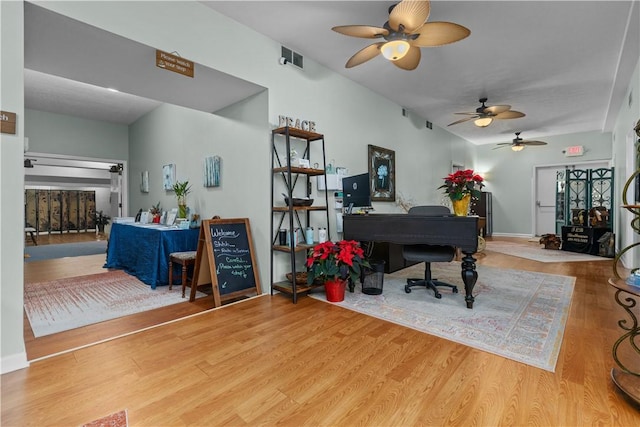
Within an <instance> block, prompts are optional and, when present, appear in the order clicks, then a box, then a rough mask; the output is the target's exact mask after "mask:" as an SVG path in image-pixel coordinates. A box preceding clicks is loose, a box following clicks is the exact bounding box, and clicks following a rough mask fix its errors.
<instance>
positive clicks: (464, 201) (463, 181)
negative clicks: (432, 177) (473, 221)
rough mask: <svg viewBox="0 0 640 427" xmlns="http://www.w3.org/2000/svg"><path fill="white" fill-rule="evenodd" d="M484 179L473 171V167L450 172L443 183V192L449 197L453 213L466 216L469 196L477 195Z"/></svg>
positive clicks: (469, 200)
mask: <svg viewBox="0 0 640 427" xmlns="http://www.w3.org/2000/svg"><path fill="white" fill-rule="evenodd" d="M483 181H484V179H483V178H482V177H481V176H480V175H478V174H477V173H475V172H474V171H473V169H466V170H459V171H456V172H454V173H450V174H449V175H448V176H447V177H446V178H445V179H444V184H442V185H441V186H440V187H438V188H443V189H444V193H445V194H446V195H447V196H449V199H451V204H452V205H453V213H454V214H455V215H457V216H466V215H467V213H468V212H469V203H470V202H471V197H479V196H480V190H481V189H482V187H484V183H483Z"/></svg>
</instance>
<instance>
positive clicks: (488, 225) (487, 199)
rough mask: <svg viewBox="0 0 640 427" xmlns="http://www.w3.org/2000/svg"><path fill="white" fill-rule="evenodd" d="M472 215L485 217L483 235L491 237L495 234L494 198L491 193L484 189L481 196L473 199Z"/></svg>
mask: <svg viewBox="0 0 640 427" xmlns="http://www.w3.org/2000/svg"><path fill="white" fill-rule="evenodd" d="M470 210H471V215H478V216H480V217H484V218H485V223H484V226H483V227H482V234H481V235H482V236H484V237H489V236H491V235H492V234H493V199H492V195H491V193H489V192H487V191H483V192H482V193H480V197H478V198H475V197H474V198H472V199H471V209H470Z"/></svg>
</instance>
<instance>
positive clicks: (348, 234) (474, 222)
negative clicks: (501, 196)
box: [343, 214, 478, 308]
mask: <svg viewBox="0 0 640 427" xmlns="http://www.w3.org/2000/svg"><path fill="white" fill-rule="evenodd" d="M343 238H344V239H345V240H357V241H361V242H389V243H397V244H404V245H416V244H428V245H451V246H456V247H457V248H459V249H460V250H461V251H462V253H463V254H464V256H463V258H462V280H463V282H464V289H465V293H466V296H465V298H464V300H465V301H466V303H467V308H473V301H474V298H473V295H472V292H473V287H474V286H475V284H476V281H477V279H478V272H477V271H476V259H475V258H474V257H473V254H474V253H476V251H477V249H478V217H477V216H454V215H446V216H421V215H407V214H370V215H344V217H343Z"/></svg>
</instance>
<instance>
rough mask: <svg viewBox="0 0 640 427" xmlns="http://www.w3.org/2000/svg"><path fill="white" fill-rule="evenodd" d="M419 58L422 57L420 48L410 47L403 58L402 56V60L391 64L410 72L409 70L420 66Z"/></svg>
mask: <svg viewBox="0 0 640 427" xmlns="http://www.w3.org/2000/svg"><path fill="white" fill-rule="evenodd" d="M421 57H422V53H421V52H420V48H419V47H414V46H411V47H410V48H409V52H407V54H406V55H405V56H403V57H402V58H400V59H398V60H396V61H391V62H393V64H394V65H395V66H396V67H398V68H402V69H403V70H409V71H411V70H415V69H416V68H417V67H418V64H420V58H421Z"/></svg>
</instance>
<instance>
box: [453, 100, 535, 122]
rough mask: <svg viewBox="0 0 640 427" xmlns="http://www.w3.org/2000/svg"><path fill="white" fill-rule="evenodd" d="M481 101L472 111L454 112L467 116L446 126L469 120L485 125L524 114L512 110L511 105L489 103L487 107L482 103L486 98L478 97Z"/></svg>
mask: <svg viewBox="0 0 640 427" xmlns="http://www.w3.org/2000/svg"><path fill="white" fill-rule="evenodd" d="M478 101H479V102H481V103H482V105H481V106H480V107H478V108H476V111H474V112H468V113H455V114H464V115H466V116H469V117H465V118H464V119H460V120H456V121H455V122H453V123H449V124H448V125H447V126H453V125H457V124H458V123H464V122H467V121H469V120H473V121H474V122H473V124H475V125H476V126H478V127H481V128H483V127H487V126H489V125H490V124H491V123H493V121H494V120H495V119H498V120H501V119H519V118H520V117H524V116H525V114H524V113H521V112H520V111H513V110H512V109H511V105H491V106H489V107H487V106H486V105H485V104H484V103H485V102H487V98H480V99H479V100H478Z"/></svg>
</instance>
